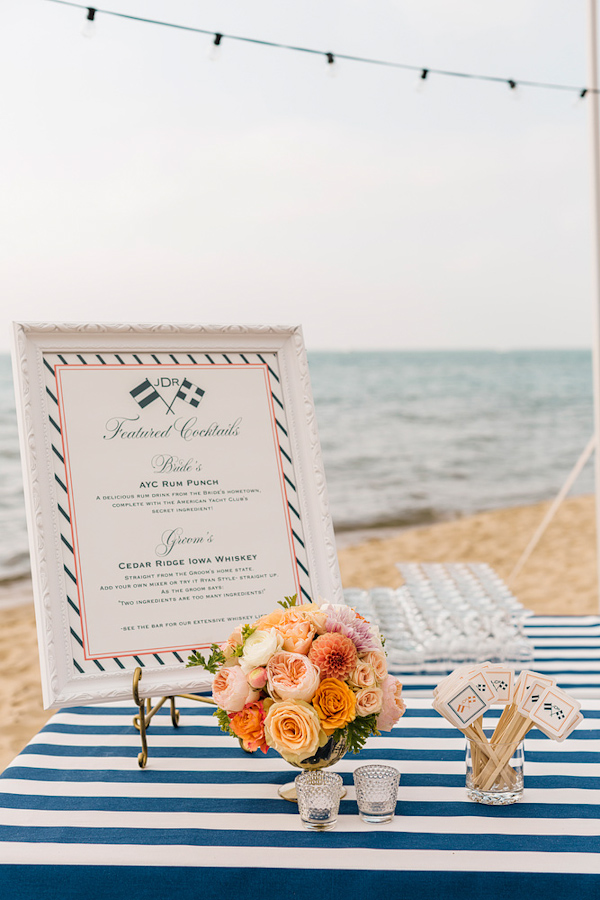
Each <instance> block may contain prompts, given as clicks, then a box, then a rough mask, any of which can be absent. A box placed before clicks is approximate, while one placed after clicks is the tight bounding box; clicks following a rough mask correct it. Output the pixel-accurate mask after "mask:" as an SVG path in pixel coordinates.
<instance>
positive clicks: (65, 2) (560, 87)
mask: <svg viewBox="0 0 600 900" xmlns="http://www.w3.org/2000/svg"><path fill="white" fill-rule="evenodd" d="M47 2H49V3H59V4H60V5H61V6H72V7H74V8H75V9H84V10H87V11H89V10H90V9H91V8H92V7H89V6H86V5H85V4H83V3H72V2H71V0H47ZM96 13H101V14H102V15H104V16H116V18H118V19H129V21H131V22H145V23H146V24H148V25H162V26H163V27H164V28H176V29H177V30H178V31H191V32H194V33H195V34H208V35H212V36H214V37H215V38H216V37H218V38H219V42H218V43H221V41H222V40H225V39H226V40H228V41H242V42H243V43H245V44H257V45H258V46H260V47H276V48H277V49H279V50H293V51H294V52H296V53H312V54H313V55H315V56H324V57H325V59H326V60H327V62H328V63H331V62H333V61H334V59H344V60H347V61H349V62H358V63H366V64H368V65H371V66H385V67H387V68H392V69H404V70H406V71H409V72H421V73H423V72H427V74H428V75H429V74H431V75H445V76H447V77H450V78H470V79H473V80H476V81H490V82H495V83H497V84H508V85H509V87H511V88H512V87H513V86H514V87H516V86H517V85H521V86H524V87H534V88H546V89H547V90H552V91H577V93H578V94H579V96H580V97H581V98H583V97H585V96H586V95H587V94H597V93H599V92H600V89H598V88H585V87H584V88H582V87H581V86H580V87H576V86H575V85H572V84H554V83H552V82H547V81H523V80H521V79H519V80H518V81H516V80H514V79H512V78H501V77H500V76H498V75H476V74H474V73H472V72H453V71H451V70H447V69H431V68H427V69H424V68H423V66H411V65H408V64H407V63H399V62H391V61H389V60H385V59H373V58H371V57H367V56H351V55H350V54H346V53H335V54H334V53H331V51H326V50H315V49H314V48H311V47H296V46H295V45H294V44H280V43H277V42H276V41H262V40H259V39H257V38H249V37H242V36H241V35H238V34H225V33H223V32H217V33H215V32H214V31H210V30H208V29H206V28H194V27H192V26H191V25H177V24H176V23H175V22H162V21H160V20H158V19H145V18H143V17H142V16H130V15H128V14H127V13H120V12H115V11H114V10H111V9H98V8H97V7H95V8H94V15H95V14H96ZM215 42H216V41H215ZM421 77H422V78H425V77H427V76H423V75H421Z"/></svg>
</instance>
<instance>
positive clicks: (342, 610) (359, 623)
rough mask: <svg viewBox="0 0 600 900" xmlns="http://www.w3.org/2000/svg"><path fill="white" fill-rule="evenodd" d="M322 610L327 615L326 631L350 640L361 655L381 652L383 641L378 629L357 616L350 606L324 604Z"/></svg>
mask: <svg viewBox="0 0 600 900" xmlns="http://www.w3.org/2000/svg"><path fill="white" fill-rule="evenodd" d="M321 610H322V611H323V612H325V613H326V614H327V621H326V622H325V630H326V631H328V632H337V633H338V634H343V635H345V636H346V637H348V638H350V640H351V641H352V643H353V644H354V645H355V647H356V649H357V650H358V652H359V653H368V652H369V651H370V650H381V641H380V640H379V636H378V634H377V631H376V629H375V628H374V627H373V625H371V623H370V622H367V620H366V619H363V618H362V616H359V615H357V613H355V611H354V610H353V609H352V608H351V607H350V606H342V604H341V603H324V604H323V606H322V607H321Z"/></svg>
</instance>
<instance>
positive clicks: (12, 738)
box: [0, 496, 598, 771]
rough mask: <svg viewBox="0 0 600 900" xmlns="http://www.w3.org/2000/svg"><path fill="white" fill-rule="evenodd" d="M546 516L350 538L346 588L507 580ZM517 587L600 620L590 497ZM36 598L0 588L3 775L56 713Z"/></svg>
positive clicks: (342, 553)
mask: <svg viewBox="0 0 600 900" xmlns="http://www.w3.org/2000/svg"><path fill="white" fill-rule="evenodd" d="M547 508H548V505H547V504H539V505H536V506H525V507H516V508H510V509H500V510H494V511H492V512H485V513H480V514H478V515H476V516H470V517H467V518H463V519H457V520H455V521H452V522H442V523H439V524H436V525H430V526H427V527H424V528H415V529H409V530H405V531H402V532H399V533H396V534H394V535H392V536H390V537H384V538H381V537H377V538H370V539H368V540H361V542H360V543H352V541H353V537H352V535H347V534H345V535H340V542H339V543H340V549H339V561H340V570H341V574H342V584H343V585H344V587H363V588H371V587H376V586H390V587H396V586H399V585H400V584H401V583H402V579H401V577H400V574H399V572H398V570H397V569H396V568H395V563H396V562H400V561H402V562H487V563H489V565H491V566H492V567H493V568H494V569H496V571H497V572H498V574H499V575H500V576H501V577H502V578H504V579H505V580H507V579H508V576H509V575H510V572H511V571H512V569H513V567H514V566H515V564H516V562H517V560H518V559H519V556H520V554H521V553H522V551H523V550H524V548H525V547H526V545H527V543H528V542H529V540H530V538H531V536H532V534H533V532H534V531H535V529H536V528H537V526H538V525H539V523H540V522H541V520H542V518H543V516H544V514H545V512H546V510H547ZM361 537H362V536H361ZM511 587H512V589H513V592H514V593H515V594H516V596H517V598H518V599H519V600H520V601H521V603H523V605H524V606H526V607H528V608H529V609H532V610H534V612H536V613H538V614H562V615H584V614H596V613H597V612H598V586H597V577H596V526H595V506H594V499H593V497H589V496H584V497H573V498H570V499H568V500H566V501H565V503H564V504H563V506H562V507H561V508H560V509H559V511H558V513H557V515H556V517H555V519H554V521H553V522H552V524H551V525H550V527H549V529H548V531H547V532H546V534H545V535H544V537H543V539H542V541H541V543H540V544H539V545H538V547H537V549H536V550H535V552H534V554H533V555H532V557H531V558H530V560H529V562H528V564H527V566H526V567H525V569H524V570H523V571H522V572H521V574H520V575H519V577H518V578H517V580H516V581H515V583H514V584H512V585H511ZM31 599H32V594H31V582H28V581H19V582H14V583H12V584H8V585H3V586H0V622H1V626H2V627H1V628H0V665H1V667H2V692H1V693H0V722H1V723H2V724H1V726H0V771H2V770H3V769H4V768H5V767H6V766H7V765H8V763H9V762H10V761H11V760H12V759H13V758H14V757H15V756H16V754H17V753H18V752H19V751H20V750H21V749H22V748H23V747H24V746H25V744H26V743H27V742H28V741H29V740H30V739H31V738H32V737H33V735H34V734H36V733H37V732H38V731H39V729H40V728H41V727H42V725H44V723H45V722H46V721H47V720H48V718H49V717H50V716H51V715H52V712H51V711H49V710H44V709H43V707H42V695H41V688H40V676H39V662H38V651H37V640H36V630H35V617H34V613H33V606H32V603H31ZM9 604H18V605H14V606H12V605H9ZM133 713H134V708H133V704H132V716H133Z"/></svg>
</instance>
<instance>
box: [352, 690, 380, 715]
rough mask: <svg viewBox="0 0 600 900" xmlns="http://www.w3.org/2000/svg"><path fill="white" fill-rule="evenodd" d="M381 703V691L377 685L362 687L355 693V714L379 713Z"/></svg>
mask: <svg viewBox="0 0 600 900" xmlns="http://www.w3.org/2000/svg"><path fill="white" fill-rule="evenodd" d="M382 705H383V691H382V690H381V688H378V687H370V688H363V689H362V691H357V693H356V715H357V716H371V715H373V714H374V713H380V712H381V707H382Z"/></svg>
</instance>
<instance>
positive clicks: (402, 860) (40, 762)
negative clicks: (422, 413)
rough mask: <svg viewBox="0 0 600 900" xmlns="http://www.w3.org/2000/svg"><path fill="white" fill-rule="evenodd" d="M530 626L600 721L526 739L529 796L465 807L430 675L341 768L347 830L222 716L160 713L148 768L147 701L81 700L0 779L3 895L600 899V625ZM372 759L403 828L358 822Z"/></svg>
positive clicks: (456, 740)
mask: <svg viewBox="0 0 600 900" xmlns="http://www.w3.org/2000/svg"><path fill="white" fill-rule="evenodd" d="M528 629H529V633H530V635H531V636H532V637H533V639H534V641H535V643H536V654H538V653H539V654H540V657H539V659H540V662H539V663H538V662H536V666H537V667H539V668H541V663H542V662H544V664H547V666H548V667H549V668H548V669H546V671H557V672H558V680H559V684H561V685H563V686H565V687H566V688H567V689H569V690H571V689H572V688H573V685H575V686H576V688H577V689H578V690H579V692H581V693H582V694H584V695H585V696H584V697H583V699H582V705H583V711H584V713H585V717H586V718H585V721H584V722H583V723H582V725H581V726H580V728H579V729H577V730H576V731H575V732H574V733H573V735H572V736H571V737H570V738H569V739H568V740H567V741H566V742H565V743H564V744H556V743H554V742H552V741H549V740H547V739H546V738H545V737H544V736H543V735H541V734H539V733H538V732H532V733H531V735H530V736H528V738H527V739H526V777H525V782H526V783H525V797H524V800H523V801H522V802H521V803H519V804H516V805H514V806H511V807H506V808H504V809H497V808H490V807H483V806H480V805H478V804H474V803H471V802H469V801H468V800H467V799H466V794H465V789H464V739H463V738H462V736H461V735H460V734H459V733H458V732H456V731H455V730H454V729H452V728H451V727H450V726H449V725H448V723H447V722H446V721H445V720H444V719H442V718H441V717H440V716H438V715H437V714H436V713H435V712H434V711H433V709H432V708H431V705H430V699H429V698H426V697H422V696H418V694H419V693H420V690H421V689H422V688H419V686H418V684H417V683H416V682H415V683H413V684H412V685H410V686H408V685H407V688H406V697H407V707H408V709H407V713H406V715H405V716H404V718H403V719H402V720H401V721H400V722H399V723H398V726H397V727H396V728H394V729H393V731H392V732H391V733H390V734H386V735H382V736H381V737H380V738H372V739H371V740H370V741H369V742H368V744H367V747H366V748H365V749H364V750H363V751H362V752H361V754H360V755H359V756H358V757H353V756H351V755H348V756H346V757H345V758H344V759H343V760H342V761H341V762H339V763H338V764H337V765H336V767H335V771H338V772H340V774H342V776H343V778H344V782H345V783H346V786H347V787H348V796H347V798H346V799H345V800H343V801H342V804H341V816H340V820H339V823H338V826H337V829H336V830H334V831H332V832H328V833H321V834H313V833H309V832H307V831H304V830H303V829H302V826H301V824H300V821H299V817H298V815H297V812H296V810H295V808H294V807H293V806H292V805H291V804H288V803H287V802H286V801H284V800H280V799H279V797H278V796H277V791H276V787H277V785H278V784H280V783H282V782H285V781H287V780H289V779H290V774H295V770H293V769H291V767H290V766H288V765H287V764H286V763H285V762H284V761H283V760H282V759H281V758H280V757H279V756H277V754H275V753H274V752H273V751H270V752H269V754H268V755H267V756H263V755H262V754H255V755H252V756H250V755H247V754H245V753H244V752H243V751H242V750H241V749H240V748H239V747H238V746H237V745H236V744H235V743H234V742H233V740H232V739H231V738H229V737H227V736H226V735H224V734H222V733H221V732H220V731H219V730H218V726H217V722H216V719H214V718H213V717H212V715H211V709H210V707H206V706H203V705H200V704H193V703H191V702H189V701H184V700H182V701H181V702H180V703H179V704H178V706H179V708H180V709H181V711H182V724H181V727H180V728H179V730H174V729H173V727H172V726H171V724H170V718H169V716H168V713H166V712H165V713H164V715H163V714H162V711H161V713H159V714H158V715H157V717H156V718H155V719H154V721H153V723H152V726H151V729H150V732H149V744H150V759H149V763H148V768H147V769H146V770H144V771H142V770H140V769H139V768H138V766H137V762H136V759H137V753H138V749H139V736H138V734H137V733H136V732H135V730H134V729H133V726H132V724H131V720H132V715H133V713H134V711H135V710H134V708H133V704H132V705H131V706H127V705H123V704H119V705H114V704H110V705H109V704H107V705H102V706H96V707H77V708H73V709H69V710H64V711H61V712H59V713H57V714H56V715H55V716H54V717H53V718H52V719H51V720H50V722H49V723H48V724H47V725H46V727H45V728H44V729H42V731H41V732H40V733H39V734H38V735H37V736H36V737H35V738H34V739H33V740H32V741H31V742H30V743H29V744H28V746H27V747H26V748H25V749H24V750H23V752H22V753H21V754H20V755H19V756H18V757H17V758H16V759H15V761H14V762H13V763H12V765H11V766H9V768H8V769H7V770H6V771H5V773H4V774H3V775H2V776H1V777H0V896H1V897H14V898H17V900H29V898H33V897H35V898H36V900H40V898H43V900H46V898H51V900H54V898H55V897H56V898H58V897H61V898H65V897H71V896H73V897H74V896H75V895H82V896H83V895H85V897H86V900H87V898H91V900H95V898H98V900H99V898H109V897H110V898H121V897H123V898H124V897H130V898H132V900H150V898H154V900H155V898H158V897H160V898H164V897H169V898H170V897H178V898H180V897H182V896H183V895H184V894H188V895H192V894H194V895H196V894H198V893H201V894H202V895H204V896H211V897H222V896H223V897H227V898H238V897H239V898H244V900H245V898H252V900H255V898H259V897H260V898H261V900H262V898H267V900H273V898H280V897H281V898H283V897H285V898H286V900H292V898H298V900H304V898H308V897H315V896H316V897H321V896H329V897H337V896H340V897H343V898H344V900H354V898H359V897H360V898H364V897H367V896H370V894H371V893H372V892H373V891H377V892H385V893H386V894H388V895H389V896H390V897H391V898H400V897H402V898H406V897H409V896H411V894H413V893H415V892H418V895H419V898H422V900H429V898H432V897H435V898H436V900H450V898H458V897H461V898H462V897H463V895H468V894H470V895H472V896H473V897H477V898H484V897H485V898H486V900H500V898H502V900H509V898H515V900H525V898H527V900H537V898H540V900H541V898H543V900H553V898H558V897H559V896H560V897H561V898H564V896H566V895H571V894H573V893H575V892H579V894H580V896H581V897H586V898H587V897H590V898H591V897H595V896H598V895H599V893H600V840H599V837H600V805H599V800H600V755H599V751H600V691H598V690H597V685H598V680H599V679H600V619H597V618H592V617H586V618H577V619H568V620H566V619H552V620H549V619H537V620H536V619H533V620H532V621H531V623H530V625H529V626H528ZM536 666H534V668H535V667H536ZM552 667H555V668H552ZM411 677H414V678H417V676H411ZM496 712H497V714H499V713H500V710H499V709H498V710H496ZM367 761H369V762H372V761H386V762H389V763H391V764H393V765H396V766H397V767H398V768H399V769H400V771H401V773H402V777H401V782H400V792H399V803H398V807H397V814H396V817H395V819H394V821H393V823H391V824H389V825H385V826H369V825H366V824H364V823H362V822H361V821H360V820H359V818H358V816H357V807H356V802H355V795H354V790H353V787H352V771H353V769H354V768H355V767H356V766H357V765H359V764H362V763H364V762H367ZM9 892H10V893H9Z"/></svg>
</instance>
